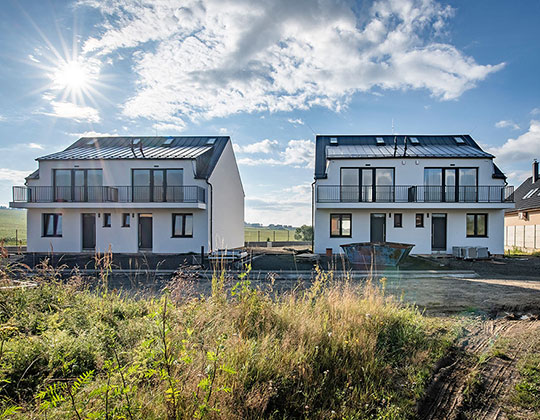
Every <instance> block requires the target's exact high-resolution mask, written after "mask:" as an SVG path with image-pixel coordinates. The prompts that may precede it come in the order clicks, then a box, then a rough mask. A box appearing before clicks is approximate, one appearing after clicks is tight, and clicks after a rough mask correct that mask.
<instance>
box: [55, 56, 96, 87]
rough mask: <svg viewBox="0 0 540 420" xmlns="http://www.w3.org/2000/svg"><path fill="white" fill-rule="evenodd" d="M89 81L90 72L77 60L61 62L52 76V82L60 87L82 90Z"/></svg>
mask: <svg viewBox="0 0 540 420" xmlns="http://www.w3.org/2000/svg"><path fill="white" fill-rule="evenodd" d="M89 82H90V72H89V71H88V69H87V68H85V66H84V64H83V63H81V62H79V61H67V62H64V63H62V64H61V65H60V66H59V67H58V69H57V70H56V72H55V74H54V76H53V83H54V84H55V85H56V86H57V87H59V88H61V89H70V90H82V89H84V88H85V87H87V86H88V84H89Z"/></svg>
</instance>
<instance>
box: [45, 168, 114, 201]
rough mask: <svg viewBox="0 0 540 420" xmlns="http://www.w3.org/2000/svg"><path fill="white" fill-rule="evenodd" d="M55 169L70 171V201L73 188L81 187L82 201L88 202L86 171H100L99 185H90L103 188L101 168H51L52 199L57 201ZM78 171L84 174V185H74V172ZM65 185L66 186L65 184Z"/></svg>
mask: <svg viewBox="0 0 540 420" xmlns="http://www.w3.org/2000/svg"><path fill="white" fill-rule="evenodd" d="M56 171H70V172H71V173H70V181H69V182H70V185H69V188H70V196H71V201H73V197H75V188H83V194H84V195H83V198H82V200H81V201H82V202H88V195H89V194H88V171H101V185H92V186H91V187H92V188H94V187H98V188H103V168H53V170H52V172H53V176H52V181H53V192H54V193H53V200H54V201H57V200H59V198H57V197H56ZM77 171H80V172H82V173H83V174H84V176H83V178H84V185H77V186H76V185H75V172H77ZM66 187H67V186H66Z"/></svg>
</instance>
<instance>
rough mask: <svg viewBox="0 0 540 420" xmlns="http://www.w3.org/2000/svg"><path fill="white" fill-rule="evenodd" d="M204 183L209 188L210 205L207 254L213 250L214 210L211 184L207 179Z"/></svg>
mask: <svg viewBox="0 0 540 420" xmlns="http://www.w3.org/2000/svg"><path fill="white" fill-rule="evenodd" d="M206 183H207V184H208V186H209V187H210V188H209V189H208V192H209V193H208V201H209V202H210V203H208V205H209V207H210V249H209V250H208V253H210V252H212V251H213V250H214V232H213V223H212V222H213V218H214V215H213V213H214V212H213V208H214V188H213V187H212V184H210V182H208V179H207V180H206Z"/></svg>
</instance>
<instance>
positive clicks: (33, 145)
mask: <svg viewBox="0 0 540 420" xmlns="http://www.w3.org/2000/svg"><path fill="white" fill-rule="evenodd" d="M26 147H28V148H29V149H39V150H43V146H42V145H41V144H37V143H28V144H27V145H26Z"/></svg>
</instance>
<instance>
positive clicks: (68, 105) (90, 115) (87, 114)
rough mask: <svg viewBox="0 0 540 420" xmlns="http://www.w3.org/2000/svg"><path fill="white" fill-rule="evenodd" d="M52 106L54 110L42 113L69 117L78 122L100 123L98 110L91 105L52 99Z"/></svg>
mask: <svg viewBox="0 0 540 420" xmlns="http://www.w3.org/2000/svg"><path fill="white" fill-rule="evenodd" d="M51 106H52V108H53V112H42V114H44V115H50V116H53V117H57V118H68V119H72V120H75V121H78V122H81V121H84V122H90V123H98V122H99V121H100V117H99V112H98V110H97V109H95V108H92V107H89V106H85V105H76V104H74V103H72V102H59V101H51Z"/></svg>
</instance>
